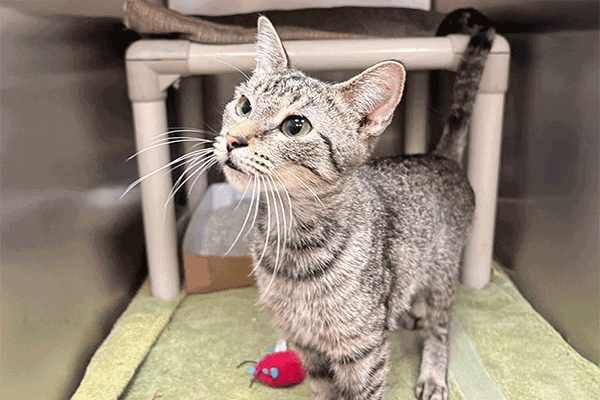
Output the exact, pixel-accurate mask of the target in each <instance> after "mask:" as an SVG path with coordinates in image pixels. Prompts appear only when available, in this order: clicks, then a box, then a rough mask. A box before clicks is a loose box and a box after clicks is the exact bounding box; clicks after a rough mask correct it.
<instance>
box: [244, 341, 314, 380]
mask: <svg viewBox="0 0 600 400" xmlns="http://www.w3.org/2000/svg"><path fill="white" fill-rule="evenodd" d="M248 362H252V363H253V362H254V361H244V362H242V363H241V364H240V365H238V368H239V367H241V366H242V365H243V364H245V363H248ZM248 373H249V374H250V375H252V376H253V377H254V378H253V379H252V382H250V386H252V383H253V382H254V380H255V379H258V380H260V381H261V382H263V383H266V384H267V385H269V386H273V387H288V386H292V385H296V384H298V383H300V382H302V381H303V380H304V376H305V374H304V369H303V368H302V362H301V361H300V357H298V354H297V353H296V352H295V351H293V350H287V349H286V343H285V340H279V341H278V342H277V346H276V347H275V348H274V349H271V350H269V354H267V355H266V356H264V357H261V358H260V359H259V361H258V363H256V364H255V365H254V366H252V367H250V368H249V369H248Z"/></svg>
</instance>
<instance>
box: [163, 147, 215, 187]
mask: <svg viewBox="0 0 600 400" xmlns="http://www.w3.org/2000/svg"><path fill="white" fill-rule="evenodd" d="M214 158H215V156H214V154H210V152H208V153H205V154H203V155H201V156H199V157H198V158H197V159H195V160H194V161H192V162H191V163H190V164H189V165H187V166H186V167H185V169H184V171H183V173H182V174H181V176H180V177H179V178H177V181H176V182H175V183H174V184H173V188H172V189H171V193H170V194H173V195H174V193H175V192H177V191H178V190H179V189H180V188H181V186H182V185H183V184H184V183H185V182H183V183H181V181H182V180H183V179H185V177H186V176H187V177H188V179H189V177H190V176H191V175H193V174H194V173H195V172H194V173H191V174H190V171H191V170H192V169H193V168H196V167H197V166H198V165H199V164H202V163H203V162H206V161H208V160H211V159H214ZM201 168H202V167H201Z"/></svg>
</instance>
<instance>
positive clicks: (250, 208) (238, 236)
mask: <svg viewBox="0 0 600 400" xmlns="http://www.w3.org/2000/svg"><path fill="white" fill-rule="evenodd" d="M257 180H258V179H257V178H256V174H255V176H253V177H252V178H251V181H252V182H253V184H252V199H251V200H250V206H248V212H247V213H246V219H244V223H243V224H242V228H241V229H240V232H239V233H238V235H237V237H236V238H235V240H234V241H233V243H232V244H231V246H229V249H227V251H226V252H225V254H224V256H226V255H227V254H229V252H230V251H231V250H232V249H233V247H234V246H235V244H236V243H237V241H238V240H239V239H240V236H241V235H242V232H244V228H245V227H246V223H247V222H248V218H249V217H250V214H251V213H252V205H253V204H254V198H255V195H256V181H257ZM248 183H250V180H249V181H248ZM244 193H245V192H244ZM243 199H244V198H243V197H242V200H243ZM240 204H241V202H240V203H239V204H238V207H239V205H240ZM235 209H236V210H237V207H236V208H235Z"/></svg>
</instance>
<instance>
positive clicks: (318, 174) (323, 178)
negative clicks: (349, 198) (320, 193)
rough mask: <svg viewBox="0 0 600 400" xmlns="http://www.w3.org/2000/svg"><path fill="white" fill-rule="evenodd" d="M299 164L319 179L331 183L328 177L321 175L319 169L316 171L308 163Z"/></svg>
mask: <svg viewBox="0 0 600 400" xmlns="http://www.w3.org/2000/svg"><path fill="white" fill-rule="evenodd" d="M300 166H302V167H304V168H306V169H307V170H309V171H310V172H311V173H312V174H313V175H315V176H317V177H318V178H319V179H320V180H322V181H325V182H327V183H331V181H330V180H329V179H326V178H325V177H324V176H323V175H321V173H320V172H319V171H317V170H316V169H315V168H314V167H311V166H310V165H307V164H305V163H303V162H301V163H300Z"/></svg>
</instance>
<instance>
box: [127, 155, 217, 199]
mask: <svg viewBox="0 0 600 400" xmlns="http://www.w3.org/2000/svg"><path fill="white" fill-rule="evenodd" d="M210 151H214V149H201V150H196V151H193V152H190V153H188V154H184V155H182V156H181V157H178V158H176V159H175V160H173V161H171V162H169V163H168V164H166V165H163V166H162V167H160V168H157V169H155V170H154V171H152V172H149V173H147V174H146V175H144V176H141V177H139V178H138V179H136V180H135V181H134V182H133V183H132V184H131V185H129V186H128V187H127V189H126V190H125V192H123V194H122V195H121V197H120V198H121V199H123V197H125V196H126V195H127V193H129V192H131V191H132V190H133V188H135V187H136V186H137V185H139V184H140V182H142V181H143V180H144V179H147V178H149V177H151V176H152V175H155V174H157V173H159V172H161V171H164V170H165V169H167V168H171V167H172V166H173V165H176V164H178V163H179V164H183V162H184V161H185V160H186V159H188V158H192V157H196V156H198V155H201V154H203V153H204V152H210ZM180 166H181V165H178V166H176V167H174V168H173V169H175V168H179V167H180Z"/></svg>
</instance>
